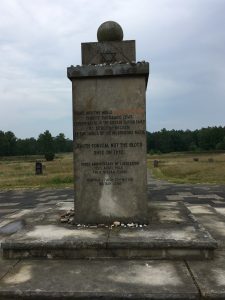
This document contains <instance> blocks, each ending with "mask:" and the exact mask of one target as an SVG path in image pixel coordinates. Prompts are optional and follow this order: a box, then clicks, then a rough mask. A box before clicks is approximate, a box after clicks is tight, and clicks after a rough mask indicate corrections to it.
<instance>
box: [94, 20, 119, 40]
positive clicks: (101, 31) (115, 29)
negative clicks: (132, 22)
mask: <svg viewBox="0 0 225 300" xmlns="http://www.w3.org/2000/svg"><path fill="white" fill-rule="evenodd" d="M97 38H98V41H99V42H111V41H122V40H123V29H122V27H121V26H120V25H119V24H118V23H116V22H114V21H106V22H104V23H102V24H101V25H100V26H99V28H98V31H97Z"/></svg>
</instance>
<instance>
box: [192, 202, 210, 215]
mask: <svg viewBox="0 0 225 300" xmlns="http://www.w3.org/2000/svg"><path fill="white" fill-rule="evenodd" d="M187 207H188V209H189V210H190V211H191V212H192V213H193V214H194V215H195V214H207V215H214V214H215V210H213V208H212V207H211V205H208V204H201V205H198V204H194V205H190V204H189V205H187Z"/></svg>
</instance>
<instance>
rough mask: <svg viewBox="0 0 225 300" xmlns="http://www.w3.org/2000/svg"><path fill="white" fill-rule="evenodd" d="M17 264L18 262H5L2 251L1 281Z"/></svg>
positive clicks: (0, 261)
mask: <svg viewBox="0 0 225 300" xmlns="http://www.w3.org/2000/svg"><path fill="white" fill-rule="evenodd" d="M17 262H18V260H3V259H2V253H1V249H0V280H1V279H2V278H3V277H4V276H5V275H6V274H7V273H8V272H9V271H10V270H11V269H12V268H13V267H14V265H15V264H16V263H17ZM0 285H1V283H0ZM0 298H1V297H0Z"/></svg>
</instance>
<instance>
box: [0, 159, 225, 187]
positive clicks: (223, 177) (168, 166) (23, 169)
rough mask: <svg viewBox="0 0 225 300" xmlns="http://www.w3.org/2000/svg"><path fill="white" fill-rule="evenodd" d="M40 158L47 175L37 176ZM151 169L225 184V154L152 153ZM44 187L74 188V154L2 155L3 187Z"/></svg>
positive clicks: (182, 179) (181, 179)
mask: <svg viewBox="0 0 225 300" xmlns="http://www.w3.org/2000/svg"><path fill="white" fill-rule="evenodd" d="M194 158H198V161H194V160H193V159H194ZM36 160H41V161H42V162H43V167H44V168H43V175H35V161H36ZM154 160H159V166H158V167H157V168H154V167H153V161H154ZM209 160H210V161H209ZM148 168H149V169H151V170H152V174H153V176H154V177H156V178H159V179H164V180H168V181H171V182H175V183H209V184H225V153H220V154H215V153H214V154H212V153H211V154H183V153H172V154H162V155H148ZM40 187H41V188H44V187H53V188H54V187H59V188H64V187H73V157H72V153H69V154H57V155H56V159H54V161H50V162H47V161H45V160H44V159H43V157H38V156H27V157H24V156H23V157H1V158H0V189H17V188H40Z"/></svg>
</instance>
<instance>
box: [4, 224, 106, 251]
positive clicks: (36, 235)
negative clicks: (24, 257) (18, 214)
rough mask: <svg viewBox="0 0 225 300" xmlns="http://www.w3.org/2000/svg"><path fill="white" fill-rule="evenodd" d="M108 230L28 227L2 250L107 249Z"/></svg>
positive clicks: (44, 226) (12, 238) (42, 226)
mask: <svg viewBox="0 0 225 300" xmlns="http://www.w3.org/2000/svg"><path fill="white" fill-rule="evenodd" d="M107 239H108V230H107V229H104V228H98V230H95V229H90V228H84V229H83V228H74V227H72V226H63V225H61V224H58V225H57V224H51V225H48V224H47V225H36V226H33V227H26V228H25V229H24V230H21V231H20V232H18V233H16V234H14V235H13V236H11V237H10V238H8V239H7V241H5V242H4V243H3V244H2V248H11V249H13V248H18V249H29V248H37V249H40V248H43V247H45V248H53V247H54V248H57V249H59V248H62V249H63V248H67V249H70V248H72V249H73V248H74V249H76V248H106V242H107Z"/></svg>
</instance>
